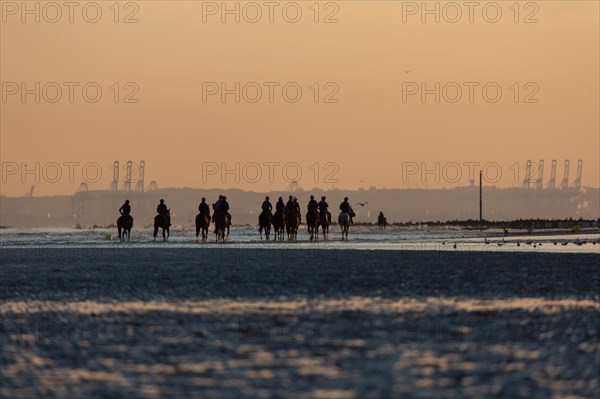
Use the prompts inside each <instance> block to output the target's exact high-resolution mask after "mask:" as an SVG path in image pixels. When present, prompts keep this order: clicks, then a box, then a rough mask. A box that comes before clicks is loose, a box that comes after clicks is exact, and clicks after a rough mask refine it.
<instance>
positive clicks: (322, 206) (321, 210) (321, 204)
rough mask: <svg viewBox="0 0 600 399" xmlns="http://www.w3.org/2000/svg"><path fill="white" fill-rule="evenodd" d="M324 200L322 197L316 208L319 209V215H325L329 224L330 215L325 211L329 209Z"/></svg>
mask: <svg viewBox="0 0 600 399" xmlns="http://www.w3.org/2000/svg"><path fill="white" fill-rule="evenodd" d="M325 199H326V198H325V196H322V197H321V201H319V203H318V204H317V207H318V208H319V213H320V214H321V215H322V214H326V215H327V220H328V221H329V222H330V223H331V213H330V212H329V211H328V210H327V208H329V204H328V203H327V202H326V201H325Z"/></svg>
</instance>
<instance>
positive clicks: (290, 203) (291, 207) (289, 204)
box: [285, 195, 296, 213]
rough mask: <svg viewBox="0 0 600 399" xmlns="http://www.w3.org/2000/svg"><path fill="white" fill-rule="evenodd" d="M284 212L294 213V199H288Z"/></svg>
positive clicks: (290, 197)
mask: <svg viewBox="0 0 600 399" xmlns="http://www.w3.org/2000/svg"><path fill="white" fill-rule="evenodd" d="M285 210H286V212H287V213H293V212H295V211H296V204H294V197H292V196H291V195H290V196H289V197H288V202H286V204H285Z"/></svg>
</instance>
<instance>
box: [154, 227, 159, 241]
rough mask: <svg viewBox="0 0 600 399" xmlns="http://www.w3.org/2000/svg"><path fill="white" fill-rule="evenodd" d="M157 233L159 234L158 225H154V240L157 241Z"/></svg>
mask: <svg viewBox="0 0 600 399" xmlns="http://www.w3.org/2000/svg"><path fill="white" fill-rule="evenodd" d="M157 234H158V226H154V241H156V235H157Z"/></svg>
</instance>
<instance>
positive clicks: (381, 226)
mask: <svg viewBox="0 0 600 399" xmlns="http://www.w3.org/2000/svg"><path fill="white" fill-rule="evenodd" d="M387 225H388V222H387V219H386V218H385V216H383V213H380V214H379V216H377V226H378V227H379V230H385V228H386V227H387Z"/></svg>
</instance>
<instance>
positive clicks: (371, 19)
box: [0, 0, 600, 196]
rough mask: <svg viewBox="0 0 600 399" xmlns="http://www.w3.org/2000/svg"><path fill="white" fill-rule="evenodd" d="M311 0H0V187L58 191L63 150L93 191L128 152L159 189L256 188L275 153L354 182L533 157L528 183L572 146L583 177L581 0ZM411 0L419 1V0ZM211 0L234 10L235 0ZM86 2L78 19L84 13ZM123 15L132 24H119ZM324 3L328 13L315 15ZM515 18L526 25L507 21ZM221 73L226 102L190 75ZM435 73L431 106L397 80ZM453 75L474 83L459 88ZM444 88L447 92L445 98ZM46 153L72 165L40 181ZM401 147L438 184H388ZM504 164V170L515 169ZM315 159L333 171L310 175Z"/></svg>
mask: <svg viewBox="0 0 600 399" xmlns="http://www.w3.org/2000/svg"><path fill="white" fill-rule="evenodd" d="M46 3H48V2H40V3H39V4H40V7H43V6H44V5H45V4H46ZM313 3H314V2H312V1H308V2H307V1H299V2H297V3H295V4H298V5H299V9H300V10H301V11H302V14H301V17H300V18H299V20H298V21H297V22H295V23H291V22H288V21H286V19H285V18H284V15H283V11H282V9H283V7H284V6H285V5H286V4H287V3H286V2H280V3H277V4H278V6H277V7H275V9H274V14H273V21H272V22H270V21H269V16H268V15H267V12H268V9H267V8H266V7H264V6H261V5H262V4H263V2H258V3H254V4H258V5H259V6H260V7H261V12H262V17H261V18H259V19H258V20H257V22H255V23H253V22H251V21H250V20H251V19H253V18H255V17H256V15H255V11H256V9H255V8H254V9H253V8H244V7H248V6H247V4H248V2H239V7H240V10H241V11H240V13H241V14H240V22H239V23H236V22H235V21H234V17H235V15H233V16H231V15H230V16H227V15H225V17H226V18H228V19H226V21H225V23H223V22H222V21H221V17H222V15H221V14H220V9H217V10H216V11H215V9H214V8H211V7H217V8H219V7H222V3H221V2H217V3H208V2H201V1H138V2H130V3H126V2H122V3H120V8H119V15H118V16H117V15H115V11H114V9H111V8H110V7H114V5H113V2H112V1H108V2H107V1H100V2H98V3H97V4H99V5H100V8H101V11H102V15H101V18H100V19H99V20H98V22H96V23H91V22H87V21H86V20H85V19H84V18H83V16H82V11H81V9H82V8H83V5H85V4H86V3H85V2H83V3H80V4H81V7H79V8H76V9H75V10H74V14H73V18H74V20H73V22H72V23H71V22H69V20H68V19H69V15H68V9H66V8H64V9H63V10H62V18H61V19H59V20H58V21H57V22H55V23H51V22H49V21H47V20H50V19H53V18H58V17H57V16H56V10H52V9H49V8H47V9H45V10H44V9H42V8H40V22H39V23H37V22H35V20H34V17H35V15H33V16H28V15H25V17H26V21H25V22H22V18H23V15H22V10H20V9H15V7H17V8H18V7H21V4H22V3H21V2H6V1H4V0H3V1H2V2H1V5H2V24H1V30H0V35H1V37H0V57H1V61H0V66H1V71H0V75H1V76H0V78H1V79H0V80H1V81H2V102H1V103H0V106H1V121H0V129H1V143H0V144H1V149H0V156H1V159H2V164H3V169H2V173H3V175H2V190H1V191H2V195H6V196H19V195H22V194H24V193H25V192H26V191H28V190H29V188H30V187H31V185H32V184H36V195H53V194H71V193H73V192H74V191H75V190H76V189H77V187H78V186H79V183H80V182H81V181H82V180H84V177H82V170H81V165H84V164H86V163H90V162H94V163H96V164H98V165H100V166H101V168H102V176H101V178H99V180H98V181H96V182H92V181H91V180H95V179H93V177H92V178H90V184H89V188H90V189H107V188H108V186H109V185H110V181H111V178H112V171H111V170H110V166H112V163H113V161H114V160H119V161H120V162H121V167H123V166H124V163H125V162H126V161H127V160H132V161H134V162H138V161H139V160H145V161H146V165H147V166H146V182H149V181H150V180H155V181H156V182H157V183H158V185H159V186H160V187H184V186H185V187H238V188H242V189H247V190H254V191H266V190H284V189H285V188H286V187H287V186H288V185H289V183H288V182H287V181H286V179H285V177H286V176H283V173H282V166H283V165H285V164H286V163H289V162H296V163H297V164H298V165H299V166H300V169H301V171H302V178H301V179H300V183H301V185H302V186H303V187H304V188H307V189H309V188H312V187H320V188H331V187H334V186H335V187H337V188H347V189H357V188H360V187H369V186H376V187H413V188H414V187H422V188H425V187H429V188H434V187H455V186H457V185H467V184H469V182H468V176H467V172H468V168H467V167H465V168H464V169H463V170H462V173H463V175H462V178H461V179H459V181H458V182H450V181H447V180H448V179H446V181H444V180H445V179H444V178H443V175H442V172H441V168H442V167H444V165H448V164H449V163H453V162H454V163H457V164H459V165H463V164H464V163H465V162H479V163H480V164H481V165H483V164H485V163H490V162H494V163H495V164H497V165H500V167H501V170H502V178H501V179H499V181H498V182H497V183H496V184H497V185H499V186H503V187H511V186H515V185H519V184H520V180H522V178H523V176H522V173H523V167H524V164H525V161H526V160H527V159H531V160H533V161H535V162H537V161H538V160H539V159H544V160H545V162H546V169H545V176H544V181H546V180H548V178H549V164H550V161H551V160H552V159H556V160H558V163H559V168H558V178H557V180H560V179H561V178H562V163H563V161H564V160H565V159H569V160H570V161H571V181H573V179H574V177H575V171H576V163H577V160H578V159H582V160H583V162H584V168H583V185H584V186H593V187H598V186H599V185H600V183H599V179H600V175H599V170H600V163H599V154H600V141H599V131H600V128H599V109H600V104H599V70H600V65H599V49H600V43H599V37H600V33H599V19H600V11H599V3H598V2H597V1H538V2H529V3H527V2H520V3H519V7H517V9H518V15H516V12H517V11H516V9H515V8H512V9H511V8H510V7H514V5H513V3H514V2H513V1H499V2H496V3H495V4H498V5H500V11H501V12H502V14H501V17H499V20H498V21H497V22H495V23H492V22H490V21H487V20H486V18H487V19H493V18H494V12H495V9H487V8H486V10H487V11H488V14H487V15H483V11H482V9H483V7H484V6H485V5H486V3H489V2H481V3H480V6H479V7H477V8H475V10H474V14H473V21H472V22H470V21H469V15H468V12H469V10H468V8H466V7H462V6H461V8H462V9H461V10H460V11H461V12H462V18H460V19H459V20H458V21H457V22H455V23H452V21H451V19H452V18H455V15H456V14H455V12H456V9H451V8H444V7H445V6H446V3H448V2H439V3H438V4H439V7H440V22H439V23H436V22H435V20H434V18H435V15H433V16H432V15H425V17H427V19H426V20H425V22H423V21H422V20H421V18H422V17H423V15H421V13H420V10H416V11H415V9H414V8H411V7H412V6H413V5H415V4H416V6H417V7H420V6H421V4H422V3H421V2H418V3H411V2H401V1H356V2H351V1H341V2H330V3H327V2H321V3H319V4H318V7H315V5H314V4H313ZM409 3H410V4H409ZM427 3H428V4H430V7H431V8H433V7H435V3H436V2H427ZM27 4H30V6H31V7H32V8H33V7H34V5H33V4H34V2H30V3H27ZM59 4H60V2H59ZM227 4H228V7H231V8H234V7H235V4H236V2H227ZM454 4H459V5H461V4H463V2H457V3H454ZM532 4H533V5H532ZM15 5H16V6H15ZM215 5H216V6H215ZM251 7H254V5H252V6H251ZM294 7H296V6H294ZM311 7H312V8H311ZM317 8H318V10H319V15H318V16H317V15H315V9H317ZM287 11H288V14H286V15H285V17H286V18H288V19H293V18H294V11H296V8H291V9H290V8H289V7H288V8H287ZM87 12H88V14H87V15H86V18H88V19H93V18H94V16H93V14H94V10H90V9H87ZM214 12H216V14H214V15H213V13H214ZM44 13H45V14H44ZM413 13H415V14H414V15H413ZM90 15H91V17H90ZM127 16H129V18H130V19H132V18H133V19H137V20H138V22H137V23H124V22H123V19H125V18H127ZM490 16H491V17H490ZM115 18H116V19H117V23H115V22H114V20H115ZM315 18H317V21H318V22H316V23H315ZM326 18H330V19H337V21H338V22H337V23H324V19H326ZM515 18H516V19H517V21H518V22H515ZM533 19H537V20H538V22H537V23H525V20H527V21H529V22H531V21H532V20H533ZM23 82H25V84H26V87H28V88H30V89H34V88H35V82H40V90H39V93H38V94H39V95H40V102H39V103H36V102H35V95H36V94H29V95H26V96H25V97H24V99H25V101H22V97H21V94H22V93H21V92H20V90H21V89H22V88H23V86H22V85H21V84H22V83H23ZM48 82H56V83H57V84H58V85H59V86H62V88H63V89H62V97H60V98H59V99H58V101H57V102H55V103H52V102H50V101H47V99H53V98H55V97H56V95H57V94H56V93H57V92H56V91H55V87H54V86H52V85H50V86H46V92H45V93H42V87H44V86H45V85H47V84H48ZM64 82H76V83H77V84H79V85H78V86H73V87H74V89H73V90H74V92H73V95H74V98H73V102H72V103H71V102H69V98H68V97H69V93H68V89H67V86H65V85H64V84H63V83H64ZM89 82H96V84H97V85H98V86H99V87H100V88H101V89H102V97H101V98H100V99H99V100H98V101H97V102H95V103H92V102H87V101H86V100H85V99H84V98H83V94H82V86H83V85H85V84H86V83H89ZM114 82H118V86H119V93H118V97H117V102H115V95H116V90H115V86H112V85H113V84H114ZM128 82H131V84H130V85H129V86H126V84H127V83H128ZM207 82H209V85H208V86H207V84H206V83H207ZM210 82H215V83H216V85H212V84H210ZM222 82H225V83H226V84H227V85H228V87H229V88H233V87H235V82H240V102H239V103H236V102H235V99H234V97H235V96H234V95H233V94H230V95H227V96H226V97H225V102H223V101H222V100H221V96H220V93H217V94H215V95H207V92H206V90H207V88H212V89H214V88H215V87H217V88H219V89H220V84H221V83H222ZM248 82H257V84H258V86H261V87H262V97H261V98H260V99H259V100H258V101H257V102H255V103H252V102H250V101H247V100H248V99H254V98H255V97H256V90H255V86H253V85H250V86H246V89H247V90H246V92H245V93H242V89H241V88H242V87H243V86H244V85H245V84H247V83H248ZM264 82H275V83H273V84H279V85H278V86H273V87H274V92H273V95H274V97H273V102H270V101H269V98H268V97H269V93H268V88H267V86H265V85H264ZM289 82H296V84H297V86H299V87H300V88H301V89H302V96H301V97H300V98H299V99H298V101H297V102H295V103H293V102H288V101H286V100H285V98H284V94H283V93H282V87H283V86H284V85H285V84H286V83H289ZM315 82H317V86H318V87H319V91H318V95H317V93H316V89H315V88H316V87H317V86H313V85H314V83H315ZM436 82H439V83H440V92H439V93H440V102H439V103H436V102H435V94H429V95H427V96H426V97H425V101H423V100H422V98H421V95H420V94H421V93H416V94H414V95H409V94H408V92H407V90H408V89H410V88H412V89H414V88H415V87H416V88H419V89H420V88H421V84H422V83H424V84H425V85H426V87H428V88H430V89H433V88H435V83H436ZM450 82H456V84H450V85H448V83H450ZM464 82H473V84H475V86H473V87H474V91H473V96H474V97H473V101H472V102H471V101H469V98H468V97H469V90H468V88H467V86H465V85H464ZM490 82H495V83H494V86H493V87H500V88H501V90H502V95H501V96H500V97H499V99H498V101H497V102H492V101H490V100H489V99H490V98H492V97H491V96H492V95H494V93H493V90H491V91H489V92H488V94H489V93H492V94H491V95H490V97H488V100H486V99H485V98H484V94H483V93H482V87H483V86H484V85H486V84H488V83H490ZM515 82H516V85H515ZM203 83H204V84H203ZM445 85H446V89H447V91H446V92H444V93H442V89H441V88H442V87H444V86H445ZM297 86H296V87H297ZM456 86H459V87H462V97H461V98H460V99H459V100H457V101H456V102H454V103H453V102H451V101H449V100H452V99H455V98H456V93H457V92H456ZM111 87H113V88H112V89H111ZM203 87H204V94H205V96H206V98H205V99H203ZM311 87H312V88H311ZM517 87H518V92H517ZM136 89H137V92H136V93H135V94H134V95H133V97H131V98H130V99H135V100H137V103H127V102H125V101H124V99H125V97H126V96H127V95H128V94H131V93H132V92H133V91H135V90H136ZM15 90H19V91H17V92H15ZM34 91H35V90H34ZM334 92H335V94H332V93H334ZM289 93H292V94H290V96H291V95H293V94H294V93H293V90H292V91H289V92H288V94H289ZM88 94H89V93H88ZM92 94H93V93H92ZM244 94H245V97H244ZM330 94H331V97H327V96H328V95H330ZM315 95H317V102H315ZM403 97H404V98H403ZM90 98H91V97H90ZM290 98H291V97H290ZM326 98H328V99H329V100H337V102H327V101H325V99H326ZM51 162H56V163H57V164H59V165H64V163H65V162H78V163H79V165H80V166H75V167H74V172H75V176H74V178H73V181H69V178H68V176H67V173H66V172H68V168H67V167H64V168H63V169H62V173H63V175H62V177H60V178H58V179H54V176H55V172H54V171H50V170H49V169H45V172H44V173H46V174H47V176H43V173H42V170H41V169H42V168H44V166H45V165H49V163H51ZM203 162H204V163H205V165H206V163H207V162H216V163H217V165H221V163H222V162H224V163H225V165H227V166H228V167H229V168H231V169H233V168H234V165H235V163H236V162H239V163H240V179H239V182H236V181H235V176H234V175H226V176H224V178H222V177H221V176H220V174H219V173H217V174H215V175H211V176H205V178H204V181H203V176H202V170H203V166H202V165H203ZM252 162H254V163H258V164H259V165H263V164H264V163H265V162H278V163H279V165H281V166H277V167H276V168H275V169H274V172H275V175H274V176H273V179H271V180H272V181H269V178H268V176H267V173H266V172H267V171H268V168H266V167H265V168H263V170H262V172H263V175H262V178H258V179H254V171H252V170H249V169H246V170H245V171H246V172H248V175H249V176H250V179H248V178H246V179H244V176H243V175H242V170H241V168H243V167H244V166H245V165H249V163H252ZM407 162H411V163H412V162H414V163H416V164H417V165H419V167H421V165H425V166H426V167H428V168H431V169H433V168H434V165H435V163H436V162H438V163H440V165H441V166H440V173H439V174H440V176H441V178H440V179H439V180H440V181H439V182H437V183H436V182H435V178H436V177H435V176H434V174H435V173H434V174H430V175H428V181H427V182H425V181H424V180H423V179H421V178H417V177H412V178H411V179H409V180H408V181H403V180H405V179H403V176H402V168H403V166H402V165H403V163H405V165H406V163H407ZM35 163H39V164H40V173H39V175H40V176H36V173H33V174H31V173H30V174H25V175H21V170H17V171H15V170H14V166H15V165H17V166H18V167H19V168H21V166H22V165H23V164H25V165H27V167H29V168H31V169H34V165H35ZM315 163H318V168H315ZM515 163H516V164H517V169H515ZM326 164H327V165H328V166H327V168H326V167H325V165H326ZM53 165H54V164H53ZM252 165H254V164H252ZM331 165H334V166H331ZM453 165H454V164H453ZM315 169H319V170H320V173H319V175H318V176H316V175H315ZM515 170H519V173H521V175H519V176H518V177H515ZM122 172H123V171H122ZM329 173H334V175H333V176H330V179H334V180H336V181H337V182H332V181H331V180H326V176H327V175H328V174H329ZM452 174H453V176H452V177H454V172H452ZM291 175H293V173H290V174H288V176H287V177H288V178H289V177H290V176H291ZM121 176H123V173H122V174H121ZM417 176H418V175H417ZM36 178H38V179H39V182H37V183H36V182H35V181H34V180H35V179H36ZM88 178H89V176H88ZM50 180H56V181H50ZM251 180H256V181H251Z"/></svg>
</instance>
